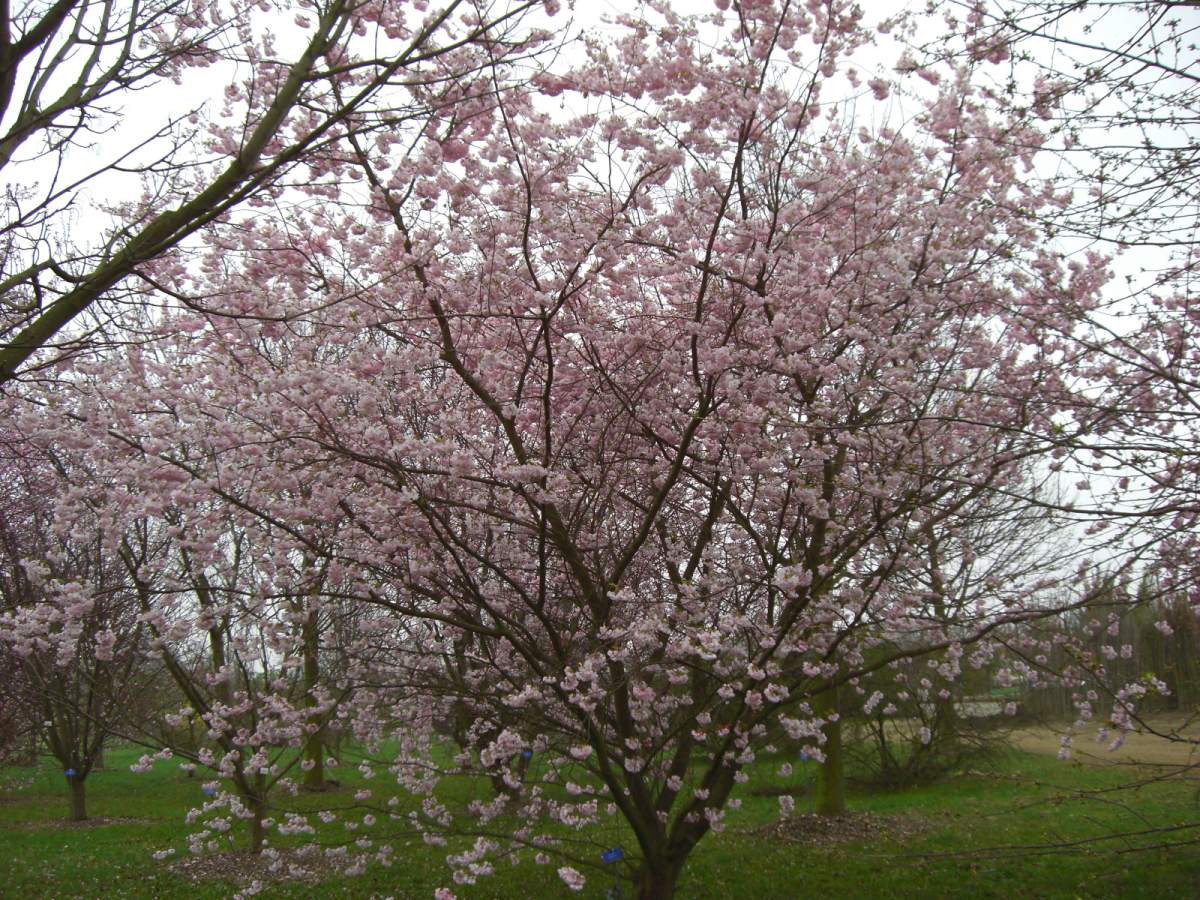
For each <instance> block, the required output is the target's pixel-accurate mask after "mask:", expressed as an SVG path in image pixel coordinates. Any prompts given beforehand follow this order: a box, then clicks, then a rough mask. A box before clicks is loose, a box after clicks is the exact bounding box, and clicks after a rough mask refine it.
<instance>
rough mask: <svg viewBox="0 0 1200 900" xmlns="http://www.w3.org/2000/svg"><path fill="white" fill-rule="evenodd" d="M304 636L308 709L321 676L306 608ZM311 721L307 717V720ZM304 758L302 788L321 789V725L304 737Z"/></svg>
mask: <svg viewBox="0 0 1200 900" xmlns="http://www.w3.org/2000/svg"><path fill="white" fill-rule="evenodd" d="M302 629H303V630H302V632H301V633H302V636H303V638H304V705H305V707H306V708H307V709H312V708H313V707H315V706H316V705H317V698H316V697H315V696H314V695H313V691H315V690H316V688H317V685H318V683H319V682H320V679H321V657H320V647H321V645H320V640H321V635H320V631H319V630H318V628H317V614H316V612H315V611H309V614H308V618H307V619H305V620H304V625H303V626H302ZM310 721H311V720H310ZM304 762H305V765H306V766H308V767H309V768H308V769H307V771H306V772H305V773H304V788H305V790H309V791H323V790H325V788H326V787H327V785H326V784H325V729H324V728H318V729H317V730H316V731H314V732H313V733H312V734H310V735H309V736H308V737H307V738H306V739H305V741H304Z"/></svg>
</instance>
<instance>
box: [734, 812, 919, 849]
mask: <svg viewBox="0 0 1200 900" xmlns="http://www.w3.org/2000/svg"><path fill="white" fill-rule="evenodd" d="M929 827H930V823H929V822H928V821H926V820H925V819H919V818H916V817H914V816H887V815H883V814H882V813H873V812H847V813H843V814H842V815H840V816H818V815H816V814H815V813H799V814H795V815H790V816H786V817H784V818H782V819H779V820H778V821H776V822H771V823H770V824H768V825H764V826H762V827H761V828H756V829H754V831H753V832H751V833H752V834H753V835H754V836H756V837H762V838H767V839H768V840H774V841H781V842H782V843H785V844H803V845H805V846H809V847H828V846H832V845H836V844H846V843H850V842H852V841H865V840H870V839H872V838H886V839H890V840H898V841H904V840H907V839H908V838H910V837H913V836H914V835H917V834H920V833H921V832H923V831H926V830H928V828H929Z"/></svg>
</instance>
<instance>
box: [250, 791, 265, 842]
mask: <svg viewBox="0 0 1200 900" xmlns="http://www.w3.org/2000/svg"><path fill="white" fill-rule="evenodd" d="M250 811H251V812H253V813H254V817H253V818H251V819H250V852H251V853H253V854H259V853H262V851H263V845H264V844H265V843H266V840H267V829H266V828H265V827H264V826H263V820H264V819H266V817H267V805H266V803H264V802H263V801H261V800H253V801H251V803H250Z"/></svg>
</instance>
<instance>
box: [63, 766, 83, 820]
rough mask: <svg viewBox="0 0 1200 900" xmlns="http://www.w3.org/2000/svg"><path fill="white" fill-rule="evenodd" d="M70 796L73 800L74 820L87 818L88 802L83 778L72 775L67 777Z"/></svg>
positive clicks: (72, 813) (71, 817) (72, 816)
mask: <svg viewBox="0 0 1200 900" xmlns="http://www.w3.org/2000/svg"><path fill="white" fill-rule="evenodd" d="M67 788H68V796H69V797H70V801H71V815H70V820H71V821H72V822H82V821H84V820H85V819H86V818H87V803H86V797H85V794H84V788H83V779H82V778H77V777H74V776H72V777H70V778H68V779H67Z"/></svg>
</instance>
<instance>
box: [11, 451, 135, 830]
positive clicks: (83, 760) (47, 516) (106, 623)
mask: <svg viewBox="0 0 1200 900" xmlns="http://www.w3.org/2000/svg"><path fill="white" fill-rule="evenodd" d="M10 436H11V433H10ZM5 450H6V451H7V453H6V458H5V460H4V464H3V466H2V470H3V475H2V476H0V477H2V484H3V499H2V502H3V512H4V514H3V516H2V517H0V522H2V524H0V553H2V556H0V560H2V563H0V643H2V644H3V656H4V658H5V659H6V660H7V661H8V663H9V665H10V666H11V667H12V675H13V677H12V679H11V681H8V682H7V683H6V686H5V688H4V694H5V696H6V698H8V699H9V700H10V701H11V702H12V703H13V705H14V706H15V707H16V710H17V715H19V716H20V717H21V718H23V719H24V720H25V721H26V722H29V720H31V719H32V720H33V721H34V722H36V723H37V732H36V733H37V734H38V736H39V737H40V738H41V740H42V741H43V742H44V744H45V746H46V749H48V750H49V751H50V753H51V754H52V755H53V756H54V758H55V759H56V760H57V761H58V763H59V765H60V766H61V769H62V772H63V774H64V776H65V778H66V783H67V786H68V790H69V798H70V818H71V819H72V820H73V821H80V820H83V819H86V818H87V806H86V793H85V785H86V781H87V778H88V776H89V775H90V774H91V772H92V771H93V769H95V768H96V767H97V766H98V765H100V764H101V763H102V759H103V752H104V745H105V742H106V741H107V740H108V739H109V738H110V737H112V736H113V734H114V733H120V731H121V730H122V729H123V727H124V726H125V724H126V723H127V721H128V718H127V716H128V712H129V709H130V706H131V698H133V697H136V696H137V695H138V693H139V692H140V691H141V690H142V688H143V686H144V683H145V675H146V668H145V652H146V649H147V647H146V642H145V637H146V635H145V631H144V629H143V626H142V625H141V623H140V622H139V621H138V609H137V607H136V605H135V604H134V603H133V596H132V593H131V591H130V587H129V582H128V580H127V579H126V578H125V577H124V574H125V573H124V571H123V569H122V567H121V566H120V564H119V560H117V559H115V558H114V557H113V556H111V555H110V554H109V553H107V552H106V550H107V548H106V547H105V544H104V537H103V534H102V532H101V530H100V529H99V527H98V525H97V523H96V521H95V518H94V517H91V516H87V515H86V514H84V515H80V516H78V517H75V518H73V519H72V520H71V521H70V522H65V521H62V520H58V521H55V520H54V519H53V518H52V513H51V509H52V500H53V497H54V495H55V494H56V493H58V491H57V490H56V485H57V486H65V485H64V482H63V480H62V479H61V472H62V469H63V467H64V465H67V464H66V463H65V461H64V458H63V457H62V456H59V455H57V454H55V455H53V456H51V457H50V458H49V459H47V458H46V456H45V455H44V454H43V453H40V452H39V451H38V448H36V447H35V446H34V445H32V444H30V443H28V442H20V441H13V440H8V441H6V442H5ZM14 453H17V454H19V455H13V454H14ZM18 721H19V719H18Z"/></svg>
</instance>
